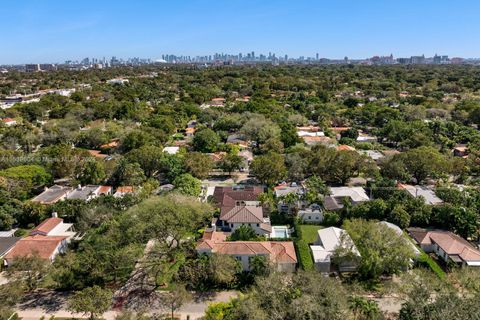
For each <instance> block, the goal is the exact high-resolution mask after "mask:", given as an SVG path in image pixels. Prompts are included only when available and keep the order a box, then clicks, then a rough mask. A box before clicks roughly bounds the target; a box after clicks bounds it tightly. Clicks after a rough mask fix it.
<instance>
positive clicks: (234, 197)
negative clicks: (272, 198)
mask: <svg viewBox="0 0 480 320" xmlns="http://www.w3.org/2000/svg"><path fill="white" fill-rule="evenodd" d="M262 192H263V187H261V186H241V185H239V186H233V187H215V190H214V191H213V198H214V201H215V203H216V205H217V206H218V207H219V208H222V207H224V206H226V207H234V206H235V205H239V204H241V203H243V204H244V205H258V204H259V203H260V201H258V196H259V195H260V194H261V193H262Z"/></svg>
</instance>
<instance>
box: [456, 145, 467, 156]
mask: <svg viewBox="0 0 480 320" xmlns="http://www.w3.org/2000/svg"><path fill="white" fill-rule="evenodd" d="M453 156H455V157H463V158H465V157H467V156H468V147H467V145H465V144H458V145H456V146H455V148H453Z"/></svg>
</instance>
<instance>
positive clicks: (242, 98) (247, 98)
mask: <svg viewBox="0 0 480 320" xmlns="http://www.w3.org/2000/svg"><path fill="white" fill-rule="evenodd" d="M235 101H237V102H249V101H250V97H249V96H243V97H241V98H236V99H235Z"/></svg>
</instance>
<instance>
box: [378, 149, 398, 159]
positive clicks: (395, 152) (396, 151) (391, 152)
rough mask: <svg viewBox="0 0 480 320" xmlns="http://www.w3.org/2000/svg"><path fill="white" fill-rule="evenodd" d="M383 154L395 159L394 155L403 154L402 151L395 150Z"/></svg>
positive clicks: (383, 151) (384, 151)
mask: <svg viewBox="0 0 480 320" xmlns="http://www.w3.org/2000/svg"><path fill="white" fill-rule="evenodd" d="M381 152H382V154H383V155H384V156H385V157H393V156H394V155H397V154H400V153H401V152H400V151H398V150H395V149H388V150H382V151H381Z"/></svg>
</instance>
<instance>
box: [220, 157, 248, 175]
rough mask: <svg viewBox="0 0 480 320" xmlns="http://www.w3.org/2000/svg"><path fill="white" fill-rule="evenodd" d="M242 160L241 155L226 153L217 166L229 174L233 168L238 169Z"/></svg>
mask: <svg viewBox="0 0 480 320" xmlns="http://www.w3.org/2000/svg"><path fill="white" fill-rule="evenodd" d="M243 162H244V160H243V159H242V157H240V156H238V155H236V154H231V153H228V154H227V155H226V156H225V157H224V158H223V159H222V160H220V163H219V167H220V169H222V170H223V171H224V172H228V174H229V175H231V174H232V172H234V171H235V170H240V168H241V166H242V164H243Z"/></svg>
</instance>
